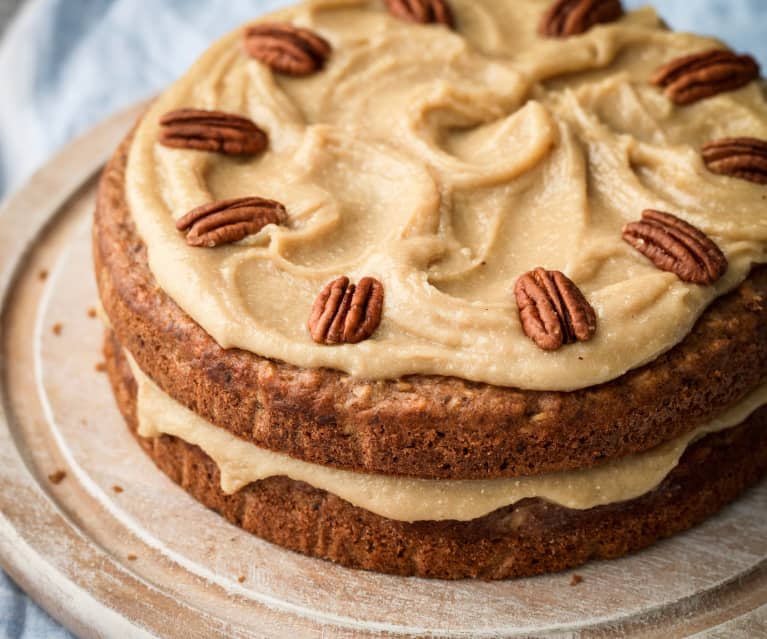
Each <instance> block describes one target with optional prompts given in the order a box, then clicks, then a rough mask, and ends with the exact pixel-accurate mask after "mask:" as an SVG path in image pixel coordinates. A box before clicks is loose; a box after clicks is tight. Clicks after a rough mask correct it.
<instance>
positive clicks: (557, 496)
mask: <svg viewBox="0 0 767 639" xmlns="http://www.w3.org/2000/svg"><path fill="white" fill-rule="evenodd" d="M128 361H129V362H130V364H131V369H132V370H133V374H134V377H135V379H136V381H137V385H138V399H137V414H138V421H139V429H138V433H139V435H141V436H142V437H148V438H153V437H158V436H160V435H163V434H167V435H173V436H175V437H178V438H179V439H182V440H184V441H185V442H187V443H190V444H195V445H197V446H199V447H200V448H201V449H202V450H203V451H205V453H207V455H208V456H209V457H211V458H212V459H213V461H214V462H215V463H216V464H217V465H218V468H219V470H220V474H221V488H222V490H223V491H224V492H225V493H227V494H233V493H235V492H237V491H238V490H240V489H242V488H244V487H245V486H247V485H248V484H250V483H252V482H255V481H258V480H261V479H266V478H267V477H275V476H287V477H289V478H291V479H293V480H296V481H302V482H305V483H307V484H309V485H310V486H313V487H315V488H320V489H322V490H324V491H326V492H329V493H332V494H333V495H336V496H338V497H340V498H341V499H344V500H346V501H348V502H350V503H351V504H353V505H355V506H358V507H360V508H364V509H366V510H369V511H371V512H373V513H375V514H377V515H381V516H382V517H387V518H388V519H396V520H399V521H437V520H447V519H450V520H458V521H469V520H472V519H476V518H478V517H482V516H484V515H487V514H489V513H491V512H493V511H494V510H497V509H498V508H503V507H504V506H508V505H510V504H515V503H517V502H519V501H521V500H523V499H527V498H533V497H537V498H541V499H545V500H546V501H549V502H551V503H554V504H559V505H561V506H565V507H567V508H573V509H578V510H585V509H588V508H594V507H596V506H601V505H604V504H611V503H617V502H621V501H626V500H629V499H634V498H636V497H640V496H642V495H644V494H645V493H648V492H650V491H651V490H653V489H654V488H655V487H657V486H658V485H659V484H660V483H661V482H662V481H663V479H664V478H665V477H666V476H667V475H668V474H669V473H670V472H671V471H672V470H673V469H674V468H675V467H676V465H677V464H678V463H679V460H680V458H681V457H682V455H683V454H684V452H685V450H686V449H687V447H688V446H689V445H690V444H691V443H693V442H694V441H696V440H698V439H700V438H701V437H703V436H704V435H707V434H709V433H714V432H719V431H722V430H725V429H727V428H731V427H733V426H736V425H738V424H740V423H741V422H743V421H744V420H745V419H746V418H747V417H748V416H749V415H751V414H752V413H753V412H754V411H756V410H757V409H758V408H759V407H761V406H763V405H765V404H767V384H765V385H763V386H761V387H759V388H757V389H756V390H754V391H753V392H752V393H751V394H750V395H748V396H747V397H746V398H745V399H744V400H742V401H741V402H740V403H739V404H738V405H737V406H735V407H733V408H731V409H729V410H727V411H726V412H725V413H723V414H721V415H720V416H719V417H717V418H716V419H714V420H713V421H711V422H710V423H708V424H706V425H705V426H702V427H700V428H698V429H697V430H695V431H694V432H692V433H688V434H687V435H684V436H683V437H680V438H679V439H676V440H674V441H671V442H668V443H666V444H663V445H662V446H659V447H657V448H655V449H653V450H651V451H648V452H646V453H641V454H639V455H634V456H630V457H625V458H623V459H620V460H616V461H612V462H608V463H606V464H604V465H602V466H597V467H595V468H589V469H584V470H574V471H567V472H561V473H552V474H549V475H537V476H533V477H521V478H515V479H492V480H447V481H443V480H428V479H411V478H400V477H387V476H384V475H370V474H364V473H355V472H351V471H348V470H337V469H334V468H329V467H326V466H322V465H319V464H310V463H308V462H304V461H300V460H297V459H293V458H292V457H289V456H287V455H283V454H280V453H275V452H272V451H269V450H266V449H263V448H259V447H257V446H255V445H254V444H252V443H250V442H246V441H244V440H242V439H239V438H237V437H236V436H234V435H233V434H231V433H230V432H229V431H227V430H225V429H223V428H218V427H216V426H214V425H213V424H211V423H210V422H207V421H206V420H204V419H203V418H202V417H200V416H198V415H197V414H195V413H194V412H192V411H190V410H189V409H188V408H186V407H185V406H182V405H181V404H179V403H178V402H176V401H175V400H174V399H173V398H171V397H170V396H169V395H166V394H165V393H164V392H162V391H161V390H160V389H159V388H158V387H157V386H156V385H155V384H154V382H153V381H152V380H151V379H149V377H147V376H146V375H145V374H144V373H143V372H142V371H141V370H140V369H139V368H138V366H137V365H136V363H135V361H134V360H133V358H132V357H130V356H128Z"/></svg>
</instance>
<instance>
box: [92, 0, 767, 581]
mask: <svg viewBox="0 0 767 639" xmlns="http://www.w3.org/2000/svg"><path fill="white" fill-rule="evenodd" d="M766 201H767V102H766V101H765V94H764V85H763V84H762V82H761V80H760V78H759V67H758V65H757V63H756V62H755V60H754V59H753V58H752V57H751V56H749V55H747V54H740V53H736V52H732V51H730V50H728V49H727V48H726V47H725V46H724V45H722V44H721V43H719V42H717V41H716V40H712V39H710V38H703V37H700V36H695V35H689V34H680V33H674V32H672V31H670V30H669V29H668V28H667V27H666V26H665V25H664V24H663V22H662V21H661V20H660V19H659V18H658V16H657V14H656V13H655V12H654V11H653V10H652V9H642V10H639V11H635V12H626V11H624V9H623V8H622V6H621V4H620V2H618V0H602V1H600V0H558V1H555V2H551V1H550V0H450V1H448V0H386V1H384V2H379V1H377V0H314V1H312V2H307V3H304V4H301V5H298V6H296V7H293V8H290V9H286V10H284V11H281V12H278V13H276V14H273V15H271V16H269V17H267V18H262V19H259V20H256V21H254V22H252V23H250V24H248V25H245V26H244V27H243V28H241V29H238V30H237V31H236V32H235V33H233V34H230V35H228V36H226V37H224V38H223V39H222V40H220V41H219V42H218V43H216V44H214V45H213V46H212V47H211V48H210V49H209V50H208V51H207V52H206V53H205V54H204V55H203V56H202V57H201V58H200V60H199V61H198V62H197V63H196V64H195V65H194V66H193V67H192V68H191V70H190V71H189V72H188V73H187V74H186V75H184V76H183V77H182V78H181V79H180V80H178V81H177V82H176V83H175V84H174V85H173V86H171V87H170V88H169V89H168V90H167V91H166V92H165V93H163V94H162V95H161V96H160V97H158V98H157V99H156V100H155V101H154V102H153V104H152V105H151V106H150V107H149V108H148V110H147V111H146V112H145V113H144V115H143V116H142V117H141V119H140V121H139V122H138V123H137V124H136V126H135V128H134V129H133V131H131V132H130V134H129V135H128V136H127V137H126V139H125V140H124V141H123V142H122V144H121V145H120V146H119V148H118V149H117V150H116V152H115V154H114V156H113V157H112V159H111V161H110V162H109V164H108V165H107V167H106V169H105V170H104V173H103V176H102V178H101V183H100V188H99V195H98V202H97V208H96V215H95V221H94V225H93V247H94V262H95V271H96V276H97V281H98V286H99V292H100V297H101V302H102V305H103V308H104V313H105V319H106V323H107V327H106V335H105V342H104V350H105V355H106V361H107V369H108V373H109V376H110V380H111V383H112V386H113V389H114V394H115V397H116V400H117V404H118V406H119V408H120V411H121V412H122V414H123V416H124V417H125V420H126V422H127V425H128V427H129V428H130V431H131V432H132V433H133V434H134V436H135V438H136V440H137V441H138V443H139V445H140V446H141V447H142V448H143V449H144V451H145V452H146V453H147V454H148V455H149V456H150V457H151V458H152V459H153V460H154V462H155V464H156V465H157V466H158V467H159V468H160V469H161V470H162V471H163V472H165V473H166V474H167V475H168V476H169V477H170V478H171V479H172V480H174V481H175V482H176V483H178V484H180V485H181V486H182V487H183V488H184V489H185V490H186V491H187V492H188V493H189V494H190V495H192V496H193V497H194V498H195V499H197V500H198V501H200V502H201V503H202V504H204V505H205V506H207V507H209V508H211V509H213V510H215V511H217V512H218V513H220V514H221V515H222V516H223V517H225V518H226V519H227V520H229V521H230V522H232V523H233V524H235V525H237V526H240V527H242V528H244V529H245V530H247V531H250V532H252V533H254V534H255V535H257V536H259V537H261V538H263V539H265V540H267V541H269V542H272V543H274V544H277V545H279V546H283V547H285V548H288V549H291V550H294V551H298V552H302V553H305V554H307V555H311V556H314V557H318V558H322V559H326V560H331V561H334V562H337V563H340V564H343V565H345V566H349V567H353V568H363V569H368V570H373V571H379V572H384V573H390V574H398V575H412V576H419V577H433V578H442V579H461V578H470V577H477V578H484V579H506V578H514V577H523V576H530V575H535V574H541V573H546V572H554V571H560V570H564V569H568V568H572V567H575V566H578V565H581V564H583V563H584V562H586V561H589V560H591V559H597V558H602V559H609V558H616V557H620V556H623V555H625V554H627V553H630V552H634V551H637V550H639V549H641V548H644V547H646V546H648V545H650V544H653V543H654V542H656V541H658V540H659V539H662V538H664V537H668V536H670V535H673V534H676V533H679V532H681V531H683V530H685V529H687V528H689V527H691V526H694V525H696V524H698V523H700V522H702V521H703V520H704V519H706V518H707V517H710V516H712V515H714V514H715V513H717V512H718V511H719V510H720V509H721V508H723V507H724V506H725V505H727V504H728V503H730V502H731V501H733V500H734V499H736V498H737V497H738V496H739V495H740V494H741V493H743V491H745V490H746V489H747V488H749V487H750V486H752V485H754V484H755V483H756V482H758V481H759V480H760V479H761V478H762V477H763V476H764V474H765V473H766V472H767V429H766V428H765V422H767V305H766V304H765V299H767V267H765V266H760V265H762V264H765V263H767V217H765V215H764V210H765V202H766ZM126 454H131V451H126ZM169 490H171V488H169Z"/></svg>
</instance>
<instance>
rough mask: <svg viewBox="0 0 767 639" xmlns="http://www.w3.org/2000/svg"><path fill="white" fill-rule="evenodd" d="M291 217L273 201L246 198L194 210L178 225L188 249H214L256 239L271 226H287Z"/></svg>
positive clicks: (177, 223) (222, 201)
mask: <svg viewBox="0 0 767 639" xmlns="http://www.w3.org/2000/svg"><path fill="white" fill-rule="evenodd" d="M287 219H288V213H287V211H286V210H285V207H284V206H283V205H282V204H280V203H279V202H275V201H274V200H267V199H264V198H261V197H243V198H237V199H234V200H221V201H219V202H211V203H210V204H205V205H204V206H199V207H197V208H196V209H192V210H191V211H189V213H187V214H186V215H184V217H182V218H180V219H179V220H178V221H177V222H176V228H177V229H178V230H179V231H185V232H186V233H187V235H186V242H187V244H189V246H199V247H207V248H214V247H216V246H221V245H222V244H232V243H233V242H239V241H240V240H241V239H243V238H245V237H247V236H248V235H255V234H256V233H258V232H259V231H260V230H261V229H263V228H264V227H265V226H266V225H268V224H285V223H286V222H287Z"/></svg>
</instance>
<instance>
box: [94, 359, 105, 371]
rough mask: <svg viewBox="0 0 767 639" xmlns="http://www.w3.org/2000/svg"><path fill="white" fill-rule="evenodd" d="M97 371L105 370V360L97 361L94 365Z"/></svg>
mask: <svg viewBox="0 0 767 639" xmlns="http://www.w3.org/2000/svg"><path fill="white" fill-rule="evenodd" d="M94 368H95V369H96V372H97V373H106V372H107V364H106V362H98V363H97V364H96V366H94Z"/></svg>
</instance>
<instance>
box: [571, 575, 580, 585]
mask: <svg viewBox="0 0 767 639" xmlns="http://www.w3.org/2000/svg"><path fill="white" fill-rule="evenodd" d="M580 583H583V577H581V576H580V575H573V578H572V579H571V580H570V585H571V586H577V585H578V584H580Z"/></svg>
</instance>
